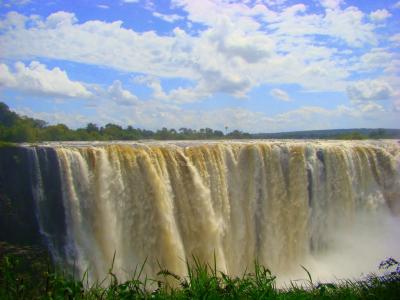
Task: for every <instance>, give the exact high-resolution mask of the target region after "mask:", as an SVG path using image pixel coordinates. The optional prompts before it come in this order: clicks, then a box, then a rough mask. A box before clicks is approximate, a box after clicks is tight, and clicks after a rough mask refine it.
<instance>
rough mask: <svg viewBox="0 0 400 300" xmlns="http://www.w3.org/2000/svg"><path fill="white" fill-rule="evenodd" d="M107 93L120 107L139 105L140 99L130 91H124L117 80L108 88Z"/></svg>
mask: <svg viewBox="0 0 400 300" xmlns="http://www.w3.org/2000/svg"><path fill="white" fill-rule="evenodd" d="M107 92H108V94H107V97H109V99H111V100H112V101H114V102H115V103H118V104H120V105H125V106H130V105H135V104H137V103H138V98H137V97H136V96H135V95H134V94H132V93H131V92H129V91H128V90H124V89H123V88H122V83H121V81H119V80H115V81H114V82H113V83H112V85H110V86H109V87H108V89H107Z"/></svg>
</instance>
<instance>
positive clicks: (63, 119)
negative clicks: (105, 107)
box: [15, 107, 97, 128]
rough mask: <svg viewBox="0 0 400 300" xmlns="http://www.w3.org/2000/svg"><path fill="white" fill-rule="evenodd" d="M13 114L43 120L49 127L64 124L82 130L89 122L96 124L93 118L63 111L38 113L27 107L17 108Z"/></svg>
mask: <svg viewBox="0 0 400 300" xmlns="http://www.w3.org/2000/svg"><path fill="white" fill-rule="evenodd" d="M15 112H16V113H18V114H19V115H22V116H28V117H31V118H35V119H39V120H44V121H46V122H48V123H49V124H50V125H56V124H65V125H67V126H68V127H70V128H78V127H81V128H82V127H85V126H86V124H87V123H89V122H93V123H96V122H97V120H96V119H95V118H90V117H88V116H85V115H82V114H80V113H66V112H63V111H52V112H38V111H33V110H32V109H30V108H28V107H19V108H17V109H15Z"/></svg>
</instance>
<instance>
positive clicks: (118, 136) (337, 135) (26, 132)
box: [0, 102, 400, 143]
mask: <svg viewBox="0 0 400 300" xmlns="http://www.w3.org/2000/svg"><path fill="white" fill-rule="evenodd" d="M225 130H226V132H225V133H224V132H223V131H221V130H213V129H211V128H202V129H199V130H196V129H190V128H185V127H183V128H179V129H178V130H176V129H173V128H172V129H168V128H162V129H159V130H157V131H152V130H146V129H140V128H133V127H132V126H127V127H126V128H123V127H121V126H119V125H117V124H111V123H109V124H106V125H105V126H101V127H99V126H98V125H96V124H94V123H88V124H87V126H86V127H85V128H78V129H76V130H74V129H70V128H68V127H67V126H66V125H65V124H57V125H49V124H47V122H45V121H43V120H38V119H33V118H29V117H26V116H20V115H18V114H17V113H15V112H13V111H11V110H10V109H9V107H8V106H7V105H6V104H5V103H3V102H0V141H3V142H15V143H20V142H30V143H33V142H42V141H110V140H141V139H155V140H203V139H266V138H287V139H311V138H312V139H349V140H352V139H358V140H359V139H383V138H400V129H336V130H313V131H297V132H283V133H259V134H250V133H247V132H242V131H239V130H233V131H230V132H227V131H228V128H227V127H226V128H225Z"/></svg>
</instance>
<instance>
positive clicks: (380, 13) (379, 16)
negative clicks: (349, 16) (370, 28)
mask: <svg viewBox="0 0 400 300" xmlns="http://www.w3.org/2000/svg"><path fill="white" fill-rule="evenodd" d="M391 16H392V14H391V13H390V12H388V11H387V10H386V9H378V10H376V11H373V12H371V13H370V14H369V17H370V18H371V20H372V21H374V22H382V21H384V20H386V19H388V18H389V17H391Z"/></svg>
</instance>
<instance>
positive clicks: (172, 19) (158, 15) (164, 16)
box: [153, 11, 184, 23]
mask: <svg viewBox="0 0 400 300" xmlns="http://www.w3.org/2000/svg"><path fill="white" fill-rule="evenodd" d="M153 16H154V17H156V18H159V19H161V20H164V21H165V22H169V23H174V22H176V21H179V20H182V19H184V18H183V17H182V16H179V15H176V14H172V15H167V14H162V13H159V12H156V11H155V12H153Z"/></svg>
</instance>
